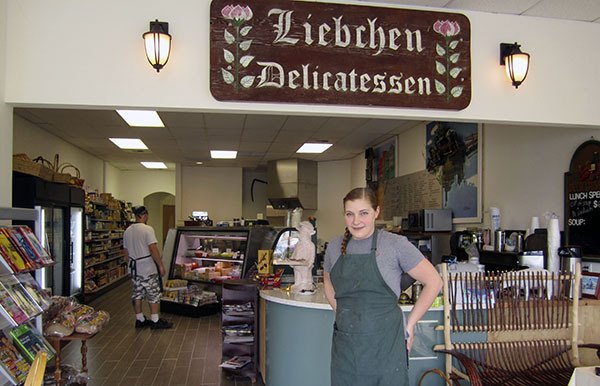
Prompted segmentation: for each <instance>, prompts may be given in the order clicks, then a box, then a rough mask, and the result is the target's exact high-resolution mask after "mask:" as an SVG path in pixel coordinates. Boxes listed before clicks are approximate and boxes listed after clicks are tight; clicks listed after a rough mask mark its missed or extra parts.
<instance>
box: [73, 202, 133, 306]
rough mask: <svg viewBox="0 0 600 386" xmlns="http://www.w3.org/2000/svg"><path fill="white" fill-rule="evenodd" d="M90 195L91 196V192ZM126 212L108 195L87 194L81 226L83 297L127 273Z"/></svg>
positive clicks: (106, 287) (95, 293)
mask: <svg viewBox="0 0 600 386" xmlns="http://www.w3.org/2000/svg"><path fill="white" fill-rule="evenodd" d="M92 197H93V196H92ZM128 219H129V218H128V214H127V213H126V211H125V204H124V203H122V202H120V201H118V200H115V199H111V198H110V197H108V198H107V199H106V200H105V201H97V200H93V199H91V198H90V195H88V197H87V198H86V208H85V230H84V234H85V235H84V253H83V256H84V257H83V275H84V298H85V300H86V301H89V300H91V299H93V298H95V297H97V296H100V295H101V294H103V293H104V292H106V291H108V290H110V289H111V288H113V287H114V286H116V285H117V284H119V283H121V282H122V281H123V280H125V279H126V278H127V277H128V272H127V256H125V255H124V253H123V233H124V231H125V227H126V226H127V221H128Z"/></svg>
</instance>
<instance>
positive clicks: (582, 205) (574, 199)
mask: <svg viewBox="0 0 600 386" xmlns="http://www.w3.org/2000/svg"><path fill="white" fill-rule="evenodd" d="M599 154H600V142H599V141H596V140H590V141H586V142H584V143H583V144H582V145H580V146H579V147H578V148H577V150H576V151H575V153H574V154H573V157H572V158H571V165H570V167H569V171H568V172H567V173H565V224H564V229H565V233H566V239H567V243H568V244H569V245H579V246H581V250H582V253H583V255H584V256H600V236H599V233H598V230H599V229H600V156H599Z"/></svg>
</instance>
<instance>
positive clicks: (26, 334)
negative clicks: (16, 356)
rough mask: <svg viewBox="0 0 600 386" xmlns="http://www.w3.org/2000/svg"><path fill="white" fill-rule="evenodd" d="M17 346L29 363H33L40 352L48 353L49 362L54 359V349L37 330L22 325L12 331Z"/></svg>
mask: <svg viewBox="0 0 600 386" xmlns="http://www.w3.org/2000/svg"><path fill="white" fill-rule="evenodd" d="M9 334H10V336H11V337H12V338H13V342H14V344H15V346H16V347H17V348H18V349H19V350H20V351H21V354H23V356H24V357H25V358H27V360H28V361H29V362H33V360H34V359H35V356H36V355H37V353H38V352H39V351H42V350H43V351H46V353H47V354H48V361H50V360H51V359H52V358H54V354H55V351H54V348H53V347H52V345H50V343H48V341H47V340H46V338H44V337H43V336H42V335H41V334H40V333H39V332H38V331H37V330H36V329H35V328H33V327H31V326H29V325H28V324H22V325H20V326H19V327H16V328H14V329H12V330H11V331H10V333H9Z"/></svg>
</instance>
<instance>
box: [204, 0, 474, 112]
mask: <svg viewBox="0 0 600 386" xmlns="http://www.w3.org/2000/svg"><path fill="white" fill-rule="evenodd" d="M210 22H211V31H210V32H211V35H210V62H211V74H210V77H211V78H210V83H211V84H210V89H211V92H212V94H213V96H214V97H215V98H216V99H218V100H221V101H257V102H285V103H319V104H344V105H372V106H397V107H416V108H435V109H451V110H460V109H464V108H465V107H467V106H468V105H469V102H470V100H471V58H470V36H471V28H470V23H469V20H468V19H467V17H466V16H465V15H462V14H457V13H447V12H429V11H417V10H407V9H394V8H377V7H366V6H352V5H342V4H329V3H321V2H303V1H278V0H261V1H250V0H247V1H244V0H237V2H235V0H234V2H232V1H231V0H229V1H224V0H213V1H212V4H211V13H210Z"/></svg>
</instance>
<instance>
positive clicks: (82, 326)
mask: <svg viewBox="0 0 600 386" xmlns="http://www.w3.org/2000/svg"><path fill="white" fill-rule="evenodd" d="M109 319H110V316H109V314H108V312H106V311H96V312H93V313H91V314H88V315H86V316H85V317H83V318H81V319H79V320H78V322H77V325H76V326H75V331H77V332H79V333H81V334H95V333H97V332H98V331H100V330H102V327H104V325H105V324H106V323H108V320H109Z"/></svg>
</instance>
